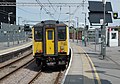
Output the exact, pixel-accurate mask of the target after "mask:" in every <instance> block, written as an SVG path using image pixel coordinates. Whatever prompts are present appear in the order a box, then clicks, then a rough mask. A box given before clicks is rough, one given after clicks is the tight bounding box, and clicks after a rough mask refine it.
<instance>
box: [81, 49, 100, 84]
mask: <svg viewBox="0 0 120 84" xmlns="http://www.w3.org/2000/svg"><path fill="white" fill-rule="evenodd" d="M81 49H82V48H81ZM82 50H83V49H82ZM83 52H84V53H85V54H86V56H87V58H88V60H89V61H90V63H91V66H92V68H93V70H94V72H95V76H96V80H97V81H98V84H101V81H100V77H99V75H98V73H97V70H96V68H95V65H94V64H93V62H92V60H91V58H90V57H89V55H88V54H87V53H86V52H85V51H84V50H83Z"/></svg>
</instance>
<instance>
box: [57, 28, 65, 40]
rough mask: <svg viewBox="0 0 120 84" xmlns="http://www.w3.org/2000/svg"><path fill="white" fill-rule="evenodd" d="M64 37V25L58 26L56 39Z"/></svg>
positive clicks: (63, 38)
mask: <svg viewBox="0 0 120 84" xmlns="http://www.w3.org/2000/svg"><path fill="white" fill-rule="evenodd" d="M65 39H66V29H65V27H58V40H65Z"/></svg>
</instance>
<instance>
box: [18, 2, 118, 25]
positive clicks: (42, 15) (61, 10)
mask: <svg viewBox="0 0 120 84" xmlns="http://www.w3.org/2000/svg"><path fill="white" fill-rule="evenodd" d="M39 1H40V2H41V3H48V2H49V1H50V2H51V3H82V2H83V0H39ZM90 1H102V0H90ZM16 2H17V3H19V2H28V3H29V2H33V3H37V2H36V0H16ZM107 2H111V4H112V8H113V12H118V13H119V16H120V0H107ZM85 3H88V0H85ZM44 8H45V9H46V10H47V11H49V12H50V13H51V14H52V15H53V17H54V18H53V17H51V16H50V15H49V14H47V13H46V11H45V10H44V9H43V8H41V7H40V6H37V7H31V6H17V8H16V16H17V19H16V21H17V23H18V17H22V18H20V19H19V21H20V24H24V23H27V22H24V21H25V20H26V21H43V20H51V19H52V20H59V21H69V14H66V13H69V7H54V6H53V8H52V7H44ZM83 12H84V13H86V14H87V18H88V12H89V11H88V4H86V5H85V6H84V7H83V6H81V5H80V6H79V7H70V14H71V17H70V19H71V20H72V21H73V22H74V23H71V25H74V26H75V27H76V26H77V25H76V24H77V17H78V18H79V19H78V20H79V26H84V23H85V14H84V13H83ZM29 23H30V24H33V22H29ZM87 24H89V21H88V19H87ZM119 24H120V20H114V19H113V23H112V24H109V25H111V26H113V25H119Z"/></svg>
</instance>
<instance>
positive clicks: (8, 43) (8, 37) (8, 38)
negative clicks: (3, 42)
mask: <svg viewBox="0 0 120 84" xmlns="http://www.w3.org/2000/svg"><path fill="white" fill-rule="evenodd" d="M11 14H13V12H9V13H8V24H9V27H10V15H11ZM9 33H10V32H9V31H8V32H7V40H8V42H7V45H8V47H9V46H10V36H9Z"/></svg>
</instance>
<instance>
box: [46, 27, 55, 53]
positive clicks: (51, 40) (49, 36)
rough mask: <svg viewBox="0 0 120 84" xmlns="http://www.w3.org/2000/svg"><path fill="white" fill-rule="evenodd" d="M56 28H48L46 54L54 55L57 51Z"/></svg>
mask: <svg viewBox="0 0 120 84" xmlns="http://www.w3.org/2000/svg"><path fill="white" fill-rule="evenodd" d="M54 40H55V38H54V29H46V54H47V55H53V54H54V53H55V50H54V49H55V48H54Z"/></svg>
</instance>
